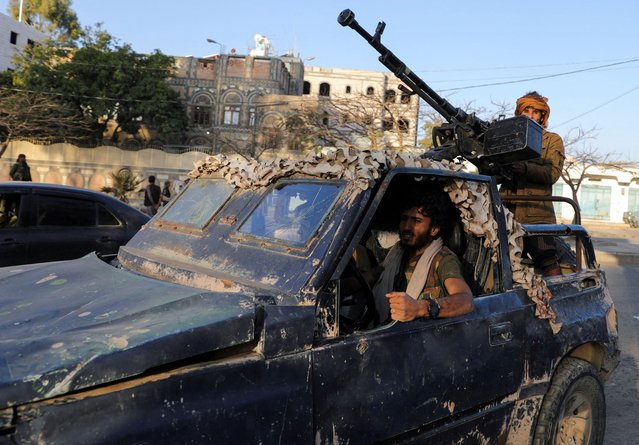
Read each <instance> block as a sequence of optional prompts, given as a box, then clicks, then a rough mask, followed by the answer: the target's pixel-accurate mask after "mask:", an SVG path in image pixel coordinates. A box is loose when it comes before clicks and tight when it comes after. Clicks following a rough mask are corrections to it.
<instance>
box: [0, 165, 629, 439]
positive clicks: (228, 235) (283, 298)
mask: <svg viewBox="0 0 639 445" xmlns="http://www.w3.org/2000/svg"><path fill="white" fill-rule="evenodd" d="M369 155H370V154H369ZM320 158H321V156H320ZM391 158H392V156H391V155H388V154H387V155H386V158H385V159H384V160H383V162H381V164H380V166H379V167H378V168H377V167H375V168H370V169H369V170H368V172H367V173H366V174H365V175H360V176H359V177H356V178H353V177H352V175H351V177H349V178H347V175H344V174H343V173H344V172H345V171H350V170H349V169H348V168H344V169H342V173H341V174H335V170H336V169H335V165H337V164H339V162H338V160H335V159H332V161H331V162H332V164H331V165H332V168H333V170H332V171H333V173H327V170H330V169H320V168H318V169H315V170H313V172H312V173H308V169H305V167H303V166H304V165H307V164H306V163H301V164H297V165H296V166H295V167H292V168H289V169H288V170H286V172H284V173H282V174H281V175H280V176H281V177H280V178H277V177H275V178H272V179H270V180H265V181H263V183H262V184H256V183H250V184H248V185H247V184H244V183H242V181H241V180H238V177H239V175H240V173H241V172H243V171H246V170H249V169H243V168H235V170H233V169H232V168H230V167H228V166H227V167H225V168H226V170H225V171H222V169H220V168H219V166H220V165H221V163H220V162H218V161H217V160H216V161H215V162H209V164H215V166H214V168H210V169H209V172H208V173H202V172H203V171H204V170H206V169H203V168H201V169H200V170H199V171H200V173H202V174H199V177H198V178H197V179H195V180H193V181H192V182H191V183H190V184H189V186H188V187H187V188H186V189H185V190H184V191H183V192H182V193H181V194H180V195H179V196H178V197H177V198H176V199H174V200H173V201H172V203H171V205H170V206H167V207H166V208H165V209H164V210H163V211H162V212H161V213H160V214H159V215H158V216H157V217H156V218H155V219H153V220H152V221H151V222H150V223H149V224H148V225H147V226H145V227H144V228H143V229H142V230H141V231H140V232H139V233H138V234H137V235H136V236H135V237H134V238H133V239H132V240H131V241H130V242H129V243H128V244H127V245H126V246H124V247H122V248H121V250H120V253H119V257H118V260H119V261H118V263H116V264H112V265H110V264H106V263H104V262H102V261H100V260H98V259H97V258H95V257H94V256H87V257H84V258H81V259H78V260H72V261H67V262H60V263H51V264H42V265H28V266H20V267H8V268H3V269H0V283H1V285H0V289H1V292H2V298H1V303H0V304H1V305H2V307H1V309H0V314H1V315H0V320H1V324H0V345H1V346H0V349H1V351H2V355H1V356H2V361H1V362H0V399H1V403H2V405H1V406H0V422H1V424H0V427H1V428H0V443H48V444H67V443H265V444H266V443H318V444H327V443H331V444H346V443H349V444H358V443H372V442H392V443H417V442H419V443H460V442H459V441H464V443H527V442H532V440H533V436H535V437H536V439H535V440H537V441H538V442H540V440H538V437H539V423H540V421H539V419H540V416H542V415H543V413H544V412H546V414H547V413H548V412H549V411H548V409H544V408H543V404H544V403H545V397H546V398H548V396H547V394H549V393H550V392H551V391H550V388H552V387H553V378H554V376H555V375H556V373H557V372H558V370H562V369H564V368H565V366H563V365H562V364H565V363H566V362H568V363H569V364H570V363H573V362H575V361H577V362H583V363H582V364H584V366H589V367H591V368H592V369H593V370H594V371H593V372H596V374H597V375H596V376H595V377H593V379H596V381H597V382H600V381H601V380H600V379H602V378H605V377H606V375H607V374H608V373H609V372H611V371H612V370H613V369H614V367H615V366H616V360H617V355H618V349H617V330H616V312H615V309H614V305H613V303H612V301H611V299H610V297H609V295H608V294H607V291H606V284H605V276H604V273H603V272H602V271H601V270H600V269H599V268H598V266H597V264H596V262H595V257H594V251H593V249H592V245H591V243H590V238H589V236H588V234H587V233H586V231H585V230H584V229H583V227H581V226H578V225H553V226H548V227H543V226H535V227H532V228H530V229H529V230H530V233H531V234H532V235H534V234H537V233H544V234H548V233H552V234H557V235H567V234H569V235H571V236H573V237H576V238H579V239H580V241H581V245H582V246H583V248H582V251H583V252H582V260H583V265H581V266H580V265H577V267H575V269H574V270H572V271H570V272H569V273H566V274H565V275H563V276H557V277H547V279H546V280H545V285H547V288H545V289H546V290H547V291H550V293H551V298H548V299H546V300H544V299H543V298H541V299H536V300H535V299H531V297H530V296H529V295H533V294H534V292H533V291H534V290H535V286H536V285H535V286H532V287H531V286H530V279H529V278H530V276H533V275H527V276H528V277H529V278H526V279H521V276H522V275H521V268H520V267H519V266H517V265H516V264H514V263H517V261H518V260H517V259H516V257H514V256H513V247H512V240H513V238H514V235H513V231H512V230H511V229H508V227H509V222H508V214H507V212H505V210H504V208H503V207H502V205H501V202H500V199H499V195H498V193H497V190H496V187H495V184H494V182H493V181H492V180H491V178H489V177H487V176H481V175H473V174H469V173H464V172H461V171H458V170H455V169H445V168H440V167H441V165H439V164H437V165H435V164H432V165H431V164H430V163H428V162H427V161H419V160H415V159H413V160H411V162H412V164H411V163H408V162H406V159H404V160H402V162H401V164H400V165H406V166H408V167H400V166H399V165H397V163H394V161H392V159H391ZM377 159H378V160H379V157H378V158H377ZM357 163H359V165H360V167H361V166H362V165H366V164H367V163H368V164H370V163H371V160H370V159H368V161H365V162H362V155H360V157H359V159H358V160H356V162H355V163H354V164H357ZM354 164H353V163H352V164H351V165H354ZM207 165H208V164H204V167H206V166H207ZM323 165H327V164H323ZM425 165H426V166H425ZM280 166H281V164H280ZM300 166H302V167H300ZM269 168H275V169H277V168H276V167H273V165H270V166H269ZM278 168H279V167H278ZM357 168H359V167H357ZM351 170H352V169H351ZM229 172H230V173H229ZM238 172H240V173H238ZM196 176H198V175H196ZM362 177H364V179H365V181H364V182H362ZM416 186H420V187H421V186H424V187H443V188H445V189H446V190H447V191H448V193H449V195H450V196H451V199H452V200H456V204H457V207H458V208H459V209H460V212H461V213H460V215H461V216H460V219H459V221H454V222H451V225H452V226H455V227H456V230H451V231H450V233H449V235H448V237H447V243H448V244H449V245H451V246H452V248H454V249H455V251H456V252H457V253H458V255H459V256H460V258H462V259H463V261H462V262H463V264H464V268H465V270H466V272H467V273H468V276H467V280H468V281H469V283H470V284H471V287H472V289H473V292H474V295H475V299H474V304H475V310H474V312H472V313H470V314H468V315H465V316H462V317H458V318H452V319H434V320H426V319H418V320H415V321H412V322H408V323H391V324H387V325H381V326H372V327H371V326H370V325H369V326H364V325H365V323H361V321H362V320H361V318H363V317H365V316H366V314H367V313H369V311H370V310H371V309H372V308H370V300H369V298H368V296H367V290H366V289H365V286H363V285H362V286H360V289H359V290H358V291H357V292H350V291H349V293H346V292H345V291H344V288H345V287H346V286H345V285H344V283H345V280H346V279H347V278H348V277H349V276H350V277H352V276H354V275H356V272H354V271H355V270H356V268H355V267H354V266H353V261H352V260H351V258H352V255H353V252H355V250H356V249H357V248H358V246H360V245H362V244H364V241H365V240H366V239H367V238H369V237H370V236H371V234H373V233H375V232H376V230H377V229H379V230H380V231H384V230H386V231H390V230H392V227H393V225H394V224H395V220H394V219H393V218H392V217H391V215H393V213H394V211H395V210H396V209H397V207H396V206H397V202H398V201H401V196H402V195H403V194H405V193H406V191H407V188H413V187H416ZM460 186H461V188H460ZM464 187H466V188H464ZM309 190H311V191H313V193H315V194H314V195H312V196H313V197H309V196H311V195H305V193H307V192H308V191H309ZM463 190H466V192H468V193H467V195H468V196H467V197H465V198H464V197H463V196H461V195H463V193H462V192H463ZM469 190H470V191H472V190H475V191H477V192H476V193H474V194H473V193H470V192H469ZM320 198H321V199H320ZM480 198H481V199H485V200H486V202H485V203H484V204H483V206H482V208H483V209H484V210H482V212H483V211H486V212H488V213H489V215H490V218H488V219H487V220H486V221H487V222H486V221H485V222H484V223H481V224H480V223H479V222H480V216H481V215H479V213H477V212H478V211H476V210H473V208H474V205H469V206H467V205H466V204H473V203H477V202H479V201H480ZM304 204H312V205H311V206H310V207H307V208H306V209H307V210H306V212H305V215H306V216H305V217H303V218H302V223H300V220H298V219H297V217H296V216H295V215H297V214H299V213H300V212H296V210H299V209H298V208H302V207H303V205H304ZM309 208H310V209H311V210H308V209H309ZM464 209H465V210H464ZM464 212H466V213H465V214H464ZM473 212H475V213H473ZM464 215H465V216H464ZM304 218H306V220H309V222H310V224H308V225H307V227H306V228H304V224H303V223H304ZM510 225H511V226H512V221H510ZM486 228H488V229H486ZM482 231H484V232H483V234H482ZM522 233H523V232H522ZM488 241H489V242H488ZM486 246H488V247H486ZM515 250H516V249H515ZM526 280H528V281H526ZM360 284H361V283H360ZM536 295H539V294H536ZM549 314H550V315H549ZM561 372H562V373H565V371H561ZM578 394H581V393H578ZM600 404H601V400H594V401H592V400H591V401H590V405H589V406H591V410H590V411H597V410H599V409H600V408H601V406H599V405H600ZM563 406H564V403H562V407H563ZM550 412H552V411H550ZM562 412H563V411H562ZM540 413H542V414H540ZM592 416H593V417H595V414H592ZM564 417H565V416H564ZM591 421H592V422H594V423H596V424H597V425H598V426H599V427H601V425H600V424H599V423H600V422H601V421H602V419H601V418H596V419H594V420H593V419H591ZM603 421H604V424H605V417H604V419H603ZM592 422H591V424H592ZM598 422H599V423H598ZM564 433H565V432H564ZM562 434H563V433H562ZM567 434H570V432H568V433H567ZM601 434H602V435H603V432H602V433H601ZM541 442H542V443H543V441H541Z"/></svg>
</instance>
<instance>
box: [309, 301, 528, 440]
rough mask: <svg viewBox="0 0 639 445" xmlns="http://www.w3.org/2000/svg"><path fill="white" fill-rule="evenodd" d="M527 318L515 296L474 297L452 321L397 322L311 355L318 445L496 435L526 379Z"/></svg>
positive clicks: (339, 340)
mask: <svg viewBox="0 0 639 445" xmlns="http://www.w3.org/2000/svg"><path fill="white" fill-rule="evenodd" d="M523 326H524V324H523V312H522V306H521V302H520V299H519V298H518V297H517V295H516V294H514V293H505V294H497V295H486V296H481V297H478V298H476V299H475V311H474V312H473V313H471V314H468V315H467V316H463V317H459V318H456V319H439V320H423V319H418V320H414V321H412V322H408V323H395V324H394V325H392V326H386V327H382V328H378V329H375V330H373V331H368V332H360V333H354V334H351V335H346V336H340V337H338V338H335V339H333V340H329V341H327V342H326V343H325V344H323V345H321V346H319V347H317V348H315V349H314V351H313V392H314V410H315V424H316V428H317V430H316V434H317V436H316V437H320V438H321V440H320V441H319V442H320V443H326V442H325V441H324V439H327V440H328V438H329V437H334V438H337V439H338V442H336V443H351V444H354V443H371V442H375V441H379V440H384V439H391V438H394V439H397V438H399V437H401V436H407V437H414V438H415V439H416V440H423V439H427V438H432V439H433V440H436V438H437V437H440V438H441V436H433V434H444V432H445V434H449V435H451V436H450V437H451V438H453V437H454V438H463V437H465V435H466V434H468V433H469V432H471V431H473V430H476V431H481V433H482V435H483V436H484V437H491V438H493V439H495V438H496V437H497V435H498V434H499V430H500V427H502V426H503V425H504V421H505V419H507V417H508V415H509V413H510V411H511V409H512V403H514V401H512V400H511V401H508V399H507V398H508V396H509V395H512V394H514V393H515V392H516V391H517V389H518V388H519V385H520V383H521V381H522V378H523V376H522V373H523V351H522V342H523V335H524V329H523Z"/></svg>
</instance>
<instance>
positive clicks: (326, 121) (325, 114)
mask: <svg viewBox="0 0 639 445" xmlns="http://www.w3.org/2000/svg"><path fill="white" fill-rule="evenodd" d="M322 125H326V126H328V113H327V112H326V111H325V112H324V117H323V118H322Z"/></svg>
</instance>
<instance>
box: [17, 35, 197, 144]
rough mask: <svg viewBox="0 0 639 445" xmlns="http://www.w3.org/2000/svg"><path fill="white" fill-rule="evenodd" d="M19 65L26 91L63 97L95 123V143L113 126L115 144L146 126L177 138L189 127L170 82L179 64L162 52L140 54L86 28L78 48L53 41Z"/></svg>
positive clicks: (35, 51) (40, 46)
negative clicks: (121, 135) (123, 135)
mask: <svg viewBox="0 0 639 445" xmlns="http://www.w3.org/2000/svg"><path fill="white" fill-rule="evenodd" d="M16 63H17V64H18V65H19V66H20V67H21V71H20V73H19V74H18V77H19V82H20V84H21V85H23V87H24V88H26V89H30V90H35V91H42V92H46V93H49V94H52V95H57V96H58V97H60V98H61V99H62V100H63V101H64V102H66V103H67V104H69V105H70V106H71V107H73V108H74V109H75V110H76V112H77V113H78V114H79V115H82V116H84V117H86V118H87V119H89V120H90V122H91V123H92V127H93V131H94V137H95V140H96V141H99V140H101V139H102V136H103V134H104V132H105V130H106V129H107V126H108V125H109V123H110V122H114V123H115V130H114V131H113V135H114V137H113V139H114V140H117V137H118V133H119V132H120V131H125V132H127V133H130V134H136V133H137V132H138V131H139V130H140V129H141V127H142V125H146V126H147V127H149V128H153V129H156V130H158V131H159V132H160V133H172V132H180V131H182V130H183V129H185V128H186V126H187V124H188V122H187V117H186V113H185V110H184V108H183V106H182V105H181V103H180V102H179V97H178V93H177V92H176V91H175V90H173V89H171V88H170V87H169V86H168V84H167V82H166V80H167V78H169V77H170V76H171V75H172V71H173V66H174V59H173V58H172V57H169V56H166V55H163V54H162V53H160V52H159V51H158V52H155V53H153V54H148V55H144V54H136V53H134V52H133V50H132V49H131V47H130V46H129V45H126V44H124V45H122V44H119V43H118V42H117V41H116V40H115V39H114V38H113V37H112V36H111V35H109V34H108V33H107V32H106V31H104V30H103V29H102V28H101V27H100V26H98V27H97V28H96V29H90V28H87V30H86V32H85V34H84V36H83V38H82V42H81V46H80V47H79V48H77V49H69V48H67V49H66V50H61V49H60V48H59V47H57V46H55V45H53V44H52V43H51V42H49V44H45V45H38V46H36V47H34V48H33V49H31V50H29V51H27V52H26V53H25V55H24V57H23V59H22V60H21V61H18V62H16Z"/></svg>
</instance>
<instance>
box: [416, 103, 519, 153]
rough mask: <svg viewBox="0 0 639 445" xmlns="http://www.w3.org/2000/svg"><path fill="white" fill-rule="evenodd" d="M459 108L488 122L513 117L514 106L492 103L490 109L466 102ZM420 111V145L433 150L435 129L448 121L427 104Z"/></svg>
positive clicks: (423, 104)
mask: <svg viewBox="0 0 639 445" xmlns="http://www.w3.org/2000/svg"><path fill="white" fill-rule="evenodd" d="M459 108H461V109H462V110H464V111H465V112H466V113H468V114H474V115H476V116H477V117H479V118H480V119H482V120H484V121H486V122H492V121H494V120H497V119H502V118H503V117H505V116H512V115H513V108H514V107H513V105H512V104H508V103H505V102H496V101H491V105H490V107H484V106H481V105H478V104H476V103H475V102H474V101H470V102H465V103H464V104H463V105H461V106H460V107H459ZM419 110H420V117H419V121H420V128H421V130H422V133H421V135H420V136H421V138H420V139H419V142H418V145H419V146H421V147H424V148H427V149H432V148H433V129H434V128H435V127H438V126H440V125H442V124H444V123H446V120H445V119H444V118H443V117H442V115H441V114H439V113H438V112H437V111H435V110H434V109H433V108H432V107H430V106H429V105H428V104H426V103H425V102H424V103H422V106H421V107H420V108H419Z"/></svg>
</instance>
